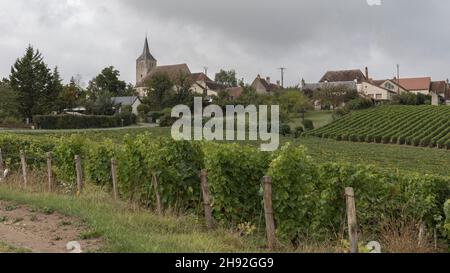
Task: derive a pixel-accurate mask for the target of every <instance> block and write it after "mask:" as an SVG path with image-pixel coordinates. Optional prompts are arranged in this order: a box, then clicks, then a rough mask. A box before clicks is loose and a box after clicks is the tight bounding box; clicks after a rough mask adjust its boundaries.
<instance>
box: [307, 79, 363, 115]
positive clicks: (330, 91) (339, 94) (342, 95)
mask: <svg viewBox="0 0 450 273" xmlns="http://www.w3.org/2000/svg"><path fill="white" fill-rule="evenodd" d="M313 97H314V99H315V100H318V101H320V104H322V105H331V106H333V108H334V109H337V108H339V107H340V106H341V105H342V104H343V103H346V102H349V101H351V100H353V99H356V98H358V92H357V91H356V90H352V89H349V88H348V87H346V86H344V85H329V86H325V87H323V88H321V89H319V90H316V91H315V92H314V95H313Z"/></svg>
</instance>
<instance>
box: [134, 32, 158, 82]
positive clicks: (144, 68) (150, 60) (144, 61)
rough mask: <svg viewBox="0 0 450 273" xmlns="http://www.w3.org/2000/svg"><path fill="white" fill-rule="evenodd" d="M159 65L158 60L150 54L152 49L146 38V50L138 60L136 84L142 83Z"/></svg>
mask: <svg viewBox="0 0 450 273" xmlns="http://www.w3.org/2000/svg"><path fill="white" fill-rule="evenodd" d="M156 65H157V61H156V59H155V58H154V57H153V55H152V54H151V53H150V47H149V46H148V39H147V36H145V42H144V50H143V52H142V55H141V56H139V58H138V59H137V60H136V84H138V83H139V82H141V81H142V80H143V79H144V78H145V76H147V75H148V74H149V73H150V71H151V70H152V69H153V68H155V67H156Z"/></svg>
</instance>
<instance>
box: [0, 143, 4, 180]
mask: <svg viewBox="0 0 450 273" xmlns="http://www.w3.org/2000/svg"><path fill="white" fill-rule="evenodd" d="M4 171H5V170H4V169H3V156H2V149H0V176H1V177H3V172H4Z"/></svg>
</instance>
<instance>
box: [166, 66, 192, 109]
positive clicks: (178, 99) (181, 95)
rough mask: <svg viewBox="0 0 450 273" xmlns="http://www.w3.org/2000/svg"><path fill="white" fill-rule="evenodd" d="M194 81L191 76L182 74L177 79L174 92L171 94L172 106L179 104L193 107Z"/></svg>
mask: <svg viewBox="0 0 450 273" xmlns="http://www.w3.org/2000/svg"><path fill="white" fill-rule="evenodd" d="M192 84H193V82H192V80H191V77H190V76H189V75H185V74H182V73H180V74H179V75H178V76H177V77H176V79H175V85H174V87H175V88H174V89H175V90H174V92H173V94H171V97H172V98H171V105H168V106H175V105H179V104H185V105H190V106H191V105H192V106H193V104H194V94H193V93H192V89H191V87H192Z"/></svg>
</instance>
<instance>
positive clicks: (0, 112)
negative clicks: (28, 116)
mask: <svg viewBox="0 0 450 273" xmlns="http://www.w3.org/2000/svg"><path fill="white" fill-rule="evenodd" d="M17 97H18V96H17V94H16V92H14V90H12V88H11V87H10V86H9V83H8V82H7V81H3V82H0V98H1V99H0V122H2V121H3V120H5V119H8V118H18V117H19V111H18V108H19V101H18V99H17Z"/></svg>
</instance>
